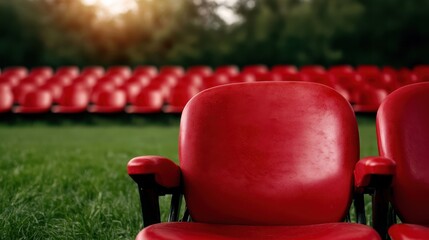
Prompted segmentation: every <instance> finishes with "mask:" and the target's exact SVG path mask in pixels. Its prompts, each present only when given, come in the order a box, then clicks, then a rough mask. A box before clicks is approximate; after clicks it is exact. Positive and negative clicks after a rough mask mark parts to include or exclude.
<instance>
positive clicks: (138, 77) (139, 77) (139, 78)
mask: <svg viewBox="0 0 429 240" xmlns="http://www.w3.org/2000/svg"><path fill="white" fill-rule="evenodd" d="M150 81H151V77H149V76H148V75H145V74H134V75H133V76H131V77H130V78H128V79H127V80H126V81H125V83H128V82H134V83H138V84H139V85H140V86H141V87H146V86H147V85H149V83H150Z"/></svg>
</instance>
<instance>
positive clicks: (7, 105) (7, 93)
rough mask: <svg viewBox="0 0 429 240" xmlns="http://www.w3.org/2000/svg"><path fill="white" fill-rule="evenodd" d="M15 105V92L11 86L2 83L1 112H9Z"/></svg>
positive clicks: (0, 89) (0, 91) (0, 88)
mask: <svg viewBox="0 0 429 240" xmlns="http://www.w3.org/2000/svg"><path fill="white" fill-rule="evenodd" d="M12 106H13V93H12V90H11V88H10V87H9V86H8V85H6V84H3V83H0V113H3V112H9V111H10V110H11V109H12Z"/></svg>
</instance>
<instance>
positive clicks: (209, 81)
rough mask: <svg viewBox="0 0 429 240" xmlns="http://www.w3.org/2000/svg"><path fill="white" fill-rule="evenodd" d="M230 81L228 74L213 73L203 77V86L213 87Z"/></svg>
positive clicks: (205, 87)
mask: <svg viewBox="0 0 429 240" xmlns="http://www.w3.org/2000/svg"><path fill="white" fill-rule="evenodd" d="M227 83H229V78H228V75H226V74H213V75H211V76H207V77H205V78H204V79H203V86H202V87H203V88H204V89H207V88H211V87H216V86H220V85H224V84H227Z"/></svg>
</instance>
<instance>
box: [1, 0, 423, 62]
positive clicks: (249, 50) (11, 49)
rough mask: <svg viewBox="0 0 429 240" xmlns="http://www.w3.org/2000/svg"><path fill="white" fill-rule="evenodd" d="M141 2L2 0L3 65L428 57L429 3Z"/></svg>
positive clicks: (417, 0)
mask: <svg viewBox="0 0 429 240" xmlns="http://www.w3.org/2000/svg"><path fill="white" fill-rule="evenodd" d="M136 3H137V6H138V8H137V9H136V11H132V12H127V13H124V14H121V15H119V16H116V17H111V18H106V19H100V17H99V16H98V15H97V14H96V12H97V11H96V8H97V7H96V6H87V5H84V4H83V3H82V2H81V1H78V0H0V67H6V66H11V65H23V66H28V67H32V66H38V65H51V66H54V67H55V66H61V65H70V64H72V65H78V66H85V65H93V64H97V65H104V66H108V65H114V64H126V65H131V66H135V65H141V64H152V65H158V66H159V65H167V64H179V65H183V66H189V65H196V64H207V65H211V66H218V65H223V64H236V65H239V66H243V65H248V64H266V65H268V66H272V65H275V64H294V65H298V66H301V65H307V64H321V65H324V66H330V65H334V64H352V65H358V64H376V65H380V66H383V65H390V66H395V67H401V66H409V67H411V66H414V65H417V64H425V63H426V64H427V63H429V27H427V24H428V23H429V14H427V13H428V12H429V1H427V0H413V1H401V0H388V1H387V0H386V1H384V0H380V1H374V0H237V1H235V3H234V4H227V1H225V2H222V1H213V0H156V1H151V0H136ZM220 7H224V8H225V7H226V8H228V9H229V10H230V11H233V12H234V13H235V14H236V17H237V19H238V21H235V22H233V23H229V22H228V21H226V19H224V18H222V17H221V16H220V15H219V14H218V10H219V8H220Z"/></svg>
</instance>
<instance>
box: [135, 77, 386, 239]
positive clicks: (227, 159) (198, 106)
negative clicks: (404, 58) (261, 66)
mask: <svg viewBox="0 0 429 240" xmlns="http://www.w3.org/2000/svg"><path fill="white" fill-rule="evenodd" d="M179 135H180V137H179V161H180V166H178V165H176V164H175V163H174V162H172V161H171V160H169V159H167V158H164V157H158V156H142V157H136V158H134V159H132V160H131V161H130V162H129V163H128V174H129V175H130V176H131V177H132V178H133V179H134V181H136V182H137V184H138V187H139V188H138V189H139V192H140V194H141V203H142V209H143V219H144V225H145V228H144V229H143V230H142V231H141V232H140V233H139V234H138V236H137V239H138V240H141V239H219V240H220V239H222V240H226V239H303V240H304V239H330V240H333V239H349V240H353V239H354V240H356V239H362V240H370V239H380V237H379V236H378V234H377V233H376V232H375V231H374V230H373V229H371V228H370V227H368V226H366V225H363V224H356V223H340V222H341V221H343V220H344V218H345V216H346V215H347V213H348V211H349V207H350V204H351V201H352V199H353V170H354V168H355V164H356V162H357V161H358V158H359V137H358V129H357V123H356V118H355V116H354V113H353V111H352V108H351V107H350V104H349V103H348V102H347V101H345V100H344V98H343V97H341V96H340V95H339V94H338V93H336V92H335V91H334V90H332V89H331V88H328V87H325V86H322V85H320V84H312V83H302V82H258V83H243V84H230V85H224V86H221V87H217V88H211V89H209V90H206V91H204V92H201V93H200V94H198V95H197V96H195V97H194V98H193V99H192V100H191V101H190V102H189V103H188V104H187V106H186V108H185V109H184V111H183V113H182V120H181V125H180V133H179ZM285 146H287V147H285ZM164 194H172V195H173V196H172V206H173V208H172V210H171V211H170V217H169V219H170V221H173V222H170V223H159V220H160V216H159V215H160V214H159V205H158V196H159V195H164ZM181 194H184V196H185V200H186V207H187V208H186V211H185V216H184V218H183V220H182V222H176V221H177V220H178V213H179V212H180V209H179V206H180V198H181ZM356 194H357V195H359V196H362V195H361V194H359V193H356ZM357 195H356V196H357ZM361 200H362V202H361V203H362V204H360V205H359V209H360V210H359V211H358V219H361V217H362V216H364V214H363V196H362V198H361ZM190 219H191V220H192V222H188V220H190Z"/></svg>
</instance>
